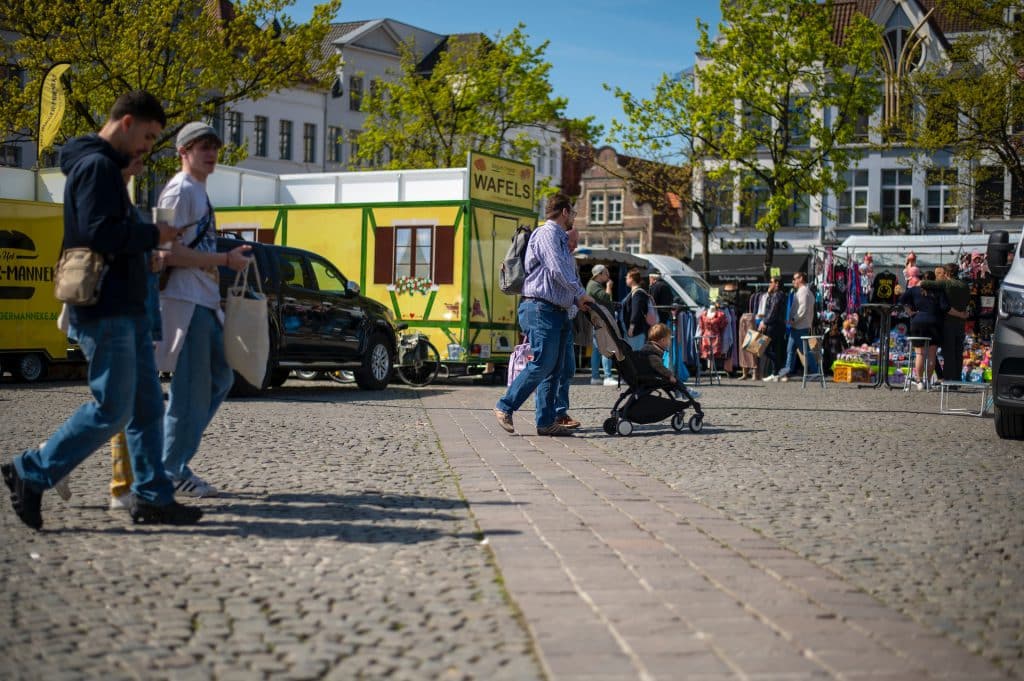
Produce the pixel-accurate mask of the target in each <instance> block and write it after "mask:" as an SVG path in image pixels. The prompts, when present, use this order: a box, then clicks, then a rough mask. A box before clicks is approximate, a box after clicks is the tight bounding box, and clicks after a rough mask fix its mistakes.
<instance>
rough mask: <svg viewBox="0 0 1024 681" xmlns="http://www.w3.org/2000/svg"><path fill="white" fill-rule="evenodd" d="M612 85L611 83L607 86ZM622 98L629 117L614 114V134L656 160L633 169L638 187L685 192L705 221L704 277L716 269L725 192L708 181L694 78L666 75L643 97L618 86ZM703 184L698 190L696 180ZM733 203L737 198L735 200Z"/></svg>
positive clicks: (658, 193)
mask: <svg viewBox="0 0 1024 681" xmlns="http://www.w3.org/2000/svg"><path fill="white" fill-rule="evenodd" d="M605 87H606V89H608V86H607V85H606V86H605ZM614 93H615V96H616V97H617V98H618V99H619V101H620V102H621V103H622V110H623V113H624V115H625V120H624V121H620V120H618V119H613V120H612V123H611V130H610V131H609V134H608V137H609V139H610V141H612V142H613V143H619V144H621V145H622V146H623V150H624V151H628V152H629V153H631V154H635V155H638V156H639V157H641V158H644V159H647V160H650V161H652V162H653V163H652V164H649V165H645V166H643V167H641V168H637V169H636V171H635V172H633V173H632V177H631V180H632V182H633V183H634V186H638V187H643V193H644V194H646V195H647V196H649V197H665V198H667V197H668V196H669V195H670V194H672V195H675V196H677V197H679V199H680V201H681V202H682V203H683V205H684V206H685V207H686V208H688V209H689V210H690V212H692V213H693V215H694V216H695V217H696V218H697V221H698V223H699V225H700V231H701V241H702V244H703V249H704V261H703V269H704V272H703V274H704V278H705V279H708V278H709V277H710V274H711V262H710V257H709V247H710V241H711V233H712V232H713V231H714V226H713V225H712V224H711V223H712V220H711V214H712V212H713V211H715V210H718V209H721V208H722V206H720V205H718V203H719V201H718V200H719V198H720V196H721V194H720V193H719V192H716V191H709V190H708V189H709V187H707V185H706V183H705V180H704V173H703V159H704V156H703V154H702V153H701V152H702V151H703V147H701V146H700V145H699V143H698V142H697V139H696V137H695V136H694V131H695V124H694V118H693V115H692V114H693V107H692V105H691V104H690V99H691V97H692V96H693V80H692V78H690V77H688V76H686V75H683V76H670V75H667V74H666V75H664V76H662V78H661V82H659V83H658V85H656V86H655V88H654V92H653V94H652V95H651V97H649V98H646V99H645V98H638V97H636V96H635V95H633V94H632V93H630V92H629V91H627V90H624V89H622V88H615V90H614ZM694 181H696V182H698V183H700V184H701V185H702V186H703V188H698V189H697V191H694V187H693V182H694ZM729 204H730V206H731V201H730V202H729Z"/></svg>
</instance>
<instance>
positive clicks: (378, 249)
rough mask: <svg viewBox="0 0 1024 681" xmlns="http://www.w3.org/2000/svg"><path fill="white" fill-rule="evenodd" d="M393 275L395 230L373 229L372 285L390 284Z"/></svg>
mask: <svg viewBox="0 0 1024 681" xmlns="http://www.w3.org/2000/svg"><path fill="white" fill-rule="evenodd" d="M394 273H395V228H394V227H377V228H376V229H374V247H373V283H374V284H391V283H393V282H392V277H393V276H394Z"/></svg>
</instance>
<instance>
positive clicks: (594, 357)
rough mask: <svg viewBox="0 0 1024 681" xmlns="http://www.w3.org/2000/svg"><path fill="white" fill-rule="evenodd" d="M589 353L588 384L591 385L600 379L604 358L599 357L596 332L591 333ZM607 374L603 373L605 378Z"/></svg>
mask: <svg viewBox="0 0 1024 681" xmlns="http://www.w3.org/2000/svg"><path fill="white" fill-rule="evenodd" d="M591 346H592V347H591V353H590V382H591V383H593V382H595V381H598V380H600V379H601V373H600V371H601V363H602V360H603V359H604V357H602V356H601V351H600V350H598V348H597V332H596V331H595V332H593V335H592V338H591ZM607 376H608V373H607V372H605V377H607Z"/></svg>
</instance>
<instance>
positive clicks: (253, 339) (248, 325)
mask: <svg viewBox="0 0 1024 681" xmlns="http://www.w3.org/2000/svg"><path fill="white" fill-rule="evenodd" d="M249 270H252V273H253V290H251V291H250V290H248V283H249ZM224 355H225V356H226V357H227V360H228V364H229V365H230V366H231V368H232V369H234V370H235V371H237V372H238V375H239V376H241V377H242V378H244V379H245V380H246V381H247V382H248V383H249V385H252V386H254V387H256V388H262V387H263V379H264V378H265V377H266V373H267V358H268V357H269V356H270V327H269V320H268V317H267V297H266V295H264V294H263V287H262V285H261V283H260V272H259V269H257V267H256V258H254V257H253V258H249V264H248V265H246V266H245V267H244V268H243V269H241V270H239V272H238V274H236V275H235V283H234V285H233V286H231V287H230V288H228V295H227V298H226V300H225V303H224Z"/></svg>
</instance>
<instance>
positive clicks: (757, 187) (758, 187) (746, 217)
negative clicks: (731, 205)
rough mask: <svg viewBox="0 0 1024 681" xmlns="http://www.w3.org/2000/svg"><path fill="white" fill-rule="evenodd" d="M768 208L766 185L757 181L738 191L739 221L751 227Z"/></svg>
mask: <svg viewBox="0 0 1024 681" xmlns="http://www.w3.org/2000/svg"><path fill="white" fill-rule="evenodd" d="M767 210H768V187H767V185H765V184H763V183H761V182H757V183H755V184H751V185H749V186H747V187H744V188H743V190H742V192H741V193H740V222H741V223H742V224H743V225H746V226H750V227H753V226H755V225H756V224H757V221H758V220H760V219H761V217H762V216H763V215H764V214H765V212H767Z"/></svg>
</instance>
